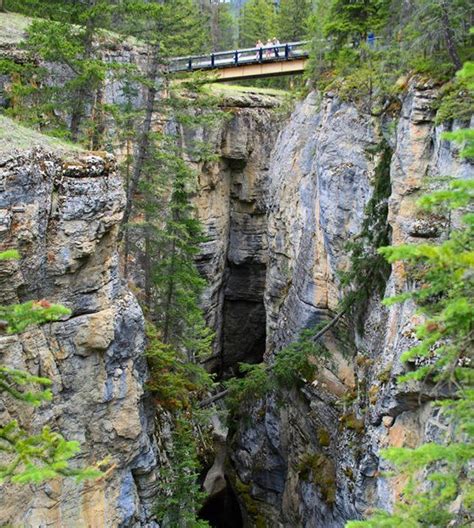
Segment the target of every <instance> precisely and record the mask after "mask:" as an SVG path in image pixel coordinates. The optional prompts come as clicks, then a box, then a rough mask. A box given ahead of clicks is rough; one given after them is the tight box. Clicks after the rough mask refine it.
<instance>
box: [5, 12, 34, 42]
mask: <svg viewBox="0 0 474 528" xmlns="http://www.w3.org/2000/svg"><path fill="white" fill-rule="evenodd" d="M31 21H32V19H31V18H28V17H26V16H24V15H19V14H18V13H0V45H1V44H18V43H19V42H21V41H22V40H23V39H24V37H25V31H26V29H27V28H28V26H29V25H30V24H31Z"/></svg>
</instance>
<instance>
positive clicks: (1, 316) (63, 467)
mask: <svg viewBox="0 0 474 528" xmlns="http://www.w3.org/2000/svg"><path fill="white" fill-rule="evenodd" d="M17 258H19V255H18V253H17V252H16V251H5V252H3V253H0V262H1V261H8V260H14V259H17ZM69 313H70V311H69V310H67V309H66V308H64V307H62V306H59V305H55V304H50V303H48V302H47V301H44V300H43V301H39V302H34V301H30V302H28V303H24V304H16V305H13V306H0V332H1V333H7V334H17V333H21V332H23V331H25V330H26V329H27V328H28V327H29V326H31V325H35V324H42V323H46V322H48V321H56V320H58V319H59V318H61V317H62V316H64V315H68V314H69ZM34 385H36V386H39V387H40V389H39V390H29V389H30V388H31V387H32V386H34ZM50 386H51V382H50V380H48V379H47V378H44V377H39V376H33V375H31V374H29V373H27V372H24V371H22V370H17V369H12V368H10V367H8V366H6V365H2V364H0V394H1V395H2V396H3V397H8V398H10V399H12V400H14V401H15V400H16V401H17V402H24V403H26V404H28V405H33V406H37V405H40V404H42V403H44V402H46V401H50V400H51V399H52V393H51V390H50V389H49V387H50ZM78 452H79V443H78V442H71V441H67V440H65V439H64V438H63V436H62V435H61V434H59V433H56V432H54V431H52V430H51V428H50V427H47V426H46V427H43V429H42V430H41V431H40V432H39V433H38V434H31V433H29V432H27V431H26V430H25V429H24V428H22V427H21V426H20V424H19V423H18V421H17V420H10V421H7V422H6V423H1V424H0V484H5V483H9V482H12V483H17V484H28V483H39V482H42V481H44V480H49V479H53V478H56V477H61V476H62V477H75V478H76V479H77V480H82V479H86V478H94V477H97V476H99V475H100V472H99V471H97V469H95V468H87V469H74V468H72V467H71V466H70V465H69V460H70V459H71V458H72V457H73V456H74V455H76V454H77V453H78Z"/></svg>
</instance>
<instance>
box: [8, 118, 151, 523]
mask: <svg viewBox="0 0 474 528" xmlns="http://www.w3.org/2000/svg"><path fill="white" fill-rule="evenodd" d="M10 126H11V129H12V130H13V131H14V132H16V133H17V135H21V130H15V126H14V125H13V123H11V124H10ZM0 185H1V187H2V193H1V195H0V237H1V238H0V241H1V245H2V248H17V249H18V250H19V252H20V254H21V260H20V261H19V262H3V263H1V268H0V284H1V287H0V292H1V299H0V302H1V303H2V304H10V303H18V302H24V301H26V300H30V299H37V300H39V299H47V300H48V301H51V302H56V303H60V304H63V305H65V306H67V307H68V308H70V309H71V311H72V313H71V315H70V316H69V317H66V318H64V319H63V320H61V321H59V322H55V323H52V324H48V325H43V326H41V327H37V328H32V329H30V330H27V331H25V332H23V333H22V334H21V335H14V336H9V335H1V336H0V361H1V362H2V363H6V364H8V365H10V366H13V367H16V368H20V369H26V370H28V371H29V372H31V373H33V374H36V375H40V376H46V377H48V378H50V379H51V380H52V382H53V386H52V389H53V394H54V398H53V402H52V404H44V405H42V406H41V407H40V408H39V409H35V411H34V413H33V412H32V410H31V408H30V407H28V406H26V405H18V403H17V402H12V401H10V400H8V398H7V399H4V400H3V401H2V402H1V408H0V417H1V418H0V419H1V422H2V423H5V422H6V421H8V420H10V419H12V418H16V419H19V420H20V422H21V423H22V424H23V425H24V426H25V427H31V428H32V429H33V430H38V429H39V428H41V427H42V425H44V424H48V425H49V426H51V427H52V428H53V429H55V430H58V431H60V432H61V433H62V434H63V435H64V436H65V437H66V438H67V439H68V440H77V441H79V442H80V444H81V453H80V455H79V457H77V460H75V462H74V463H75V464H80V465H81V466H86V465H89V464H93V463H96V462H98V461H101V460H103V459H107V463H106V466H105V472H104V475H103V477H101V478H99V479H97V480H93V481H87V482H85V483H83V484H80V485H77V484H76V483H74V482H73V481H71V480H70V479H62V480H59V479H58V480H55V481H52V482H48V483H47V484H43V485H39V486H11V485H8V486H4V487H3V489H2V490H1V493H0V524H4V523H6V524H9V525H14V526H25V527H32V528H38V527H40V526H57V527H64V526H68V527H69V526H70V527H88V528H90V527H97V528H99V527H100V528H102V527H104V526H110V527H113V526H117V527H118V526H123V527H125V526H126V527H133V526H150V527H151V526H152V524H147V519H148V518H149V517H150V508H151V502H150V501H151V500H152V495H153V489H154V480H155V478H156V477H155V475H154V472H153V470H154V467H155V465H156V453H155V447H154V444H153V441H152V436H151V434H152V432H153V419H152V417H151V416H150V414H149V412H148V409H147V406H146V402H145V401H144V397H143V385H144V381H145V379H146V375H147V370H146V363H145V360H144V357H143V349H144V328H143V327H144V321H143V315H142V312H141V309H140V307H139V306H138V304H137V302H136V300H135V298H134V297H133V295H132V294H131V293H130V292H129V291H128V290H127V288H126V287H125V285H124V284H123V282H122V280H121V277H120V274H119V272H118V254H117V245H116V236H117V231H118V224H119V222H120V219H121V216H122V212H123V207H124V200H125V197H124V193H123V189H122V184H121V181H120V179H119V177H118V175H117V173H116V169H115V163H114V160H113V159H112V158H111V157H110V156H109V155H107V154H104V153H97V154H86V153H80V152H71V153H64V152H58V151H57V150H56V149H54V150H51V148H48V149H41V150H40V149H36V150H21V151H19V150H17V151H14V150H13V151H12V150H10V152H9V153H8V154H7V153H3V154H2V155H1V159H0ZM2 398H3V397H2Z"/></svg>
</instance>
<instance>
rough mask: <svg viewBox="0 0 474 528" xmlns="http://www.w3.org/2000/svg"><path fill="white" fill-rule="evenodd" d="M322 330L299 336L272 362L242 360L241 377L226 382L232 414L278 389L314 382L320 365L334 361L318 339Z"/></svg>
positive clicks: (303, 332)
mask: <svg viewBox="0 0 474 528" xmlns="http://www.w3.org/2000/svg"><path fill="white" fill-rule="evenodd" d="M319 330H320V327H319V326H316V327H314V328H311V329H306V330H303V331H302V332H301V334H300V335H299V337H298V339H296V340H295V341H293V342H292V343H290V344H289V345H288V346H286V347H284V348H282V349H281V350H280V351H279V352H278V353H276V354H275V357H274V360H273V363H271V364H266V363H259V364H256V365H252V364H248V363H240V364H239V370H240V374H241V377H236V378H231V379H229V380H228V381H226V383H225V385H226V388H227V389H228V391H229V394H228V396H227V398H226V405H227V408H228V409H229V411H230V414H231V416H235V415H238V414H239V413H240V412H241V411H242V409H243V408H244V406H245V404H248V403H250V402H253V401H256V400H260V399H262V398H264V397H265V396H266V395H267V394H268V393H270V392H271V391H273V390H275V389H277V388H285V389H291V388H294V387H300V386H301V385H303V384H304V383H306V382H311V381H313V379H314V376H315V373H316V372H317V370H318V368H320V367H321V365H325V364H327V363H328V361H329V360H330V354H329V351H328V350H327V348H326V347H325V346H324V345H323V344H321V343H319V342H315V341H314V336H315V334H316V333H317V332H318V331H319Z"/></svg>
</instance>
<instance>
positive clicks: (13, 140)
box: [0, 115, 81, 154]
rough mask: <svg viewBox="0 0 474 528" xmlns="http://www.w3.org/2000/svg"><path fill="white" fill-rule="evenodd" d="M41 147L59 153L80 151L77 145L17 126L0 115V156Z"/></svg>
mask: <svg viewBox="0 0 474 528" xmlns="http://www.w3.org/2000/svg"><path fill="white" fill-rule="evenodd" d="M34 147H43V148H46V149H49V150H53V151H59V152H73V151H79V150H81V149H80V148H79V147H78V146H77V145H74V144H72V143H67V142H66V141H62V140H60V139H56V138H53V137H49V136H45V135H43V134H41V133H40V132H37V131H36V130H33V129H31V128H27V127H24V126H22V125H19V124H18V123H17V122H16V121H13V120H12V119H9V118H8V117H5V116H2V115H0V154H6V153H9V152H12V151H13V150H15V149H16V150H29V149H32V148H34Z"/></svg>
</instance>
